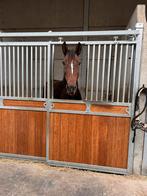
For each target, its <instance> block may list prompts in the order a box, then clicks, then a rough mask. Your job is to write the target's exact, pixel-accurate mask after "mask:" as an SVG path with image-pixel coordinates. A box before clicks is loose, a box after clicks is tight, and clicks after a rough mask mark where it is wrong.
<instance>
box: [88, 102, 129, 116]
mask: <svg viewBox="0 0 147 196" xmlns="http://www.w3.org/2000/svg"><path fill="white" fill-rule="evenodd" d="M90 109H91V111H92V112H108V113H114V114H128V111H127V110H128V107H127V106H110V105H96V104H92V105H91V107H90Z"/></svg>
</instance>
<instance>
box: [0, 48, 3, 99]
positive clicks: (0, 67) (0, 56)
mask: <svg viewBox="0 0 147 196" xmlns="http://www.w3.org/2000/svg"><path fill="white" fill-rule="evenodd" d="M0 76H1V91H0V92H1V96H3V64H2V47H0Z"/></svg>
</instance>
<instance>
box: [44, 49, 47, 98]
mask: <svg viewBox="0 0 147 196" xmlns="http://www.w3.org/2000/svg"><path fill="white" fill-rule="evenodd" d="M46 84H47V83H46V46H45V47H44V98H47V93H46V92H47V91H46Z"/></svg>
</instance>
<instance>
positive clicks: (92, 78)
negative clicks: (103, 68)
mask: <svg viewBox="0 0 147 196" xmlns="http://www.w3.org/2000/svg"><path fill="white" fill-rule="evenodd" d="M94 61H95V45H93V51H92V71H91V101H92V100H93V81H94Z"/></svg>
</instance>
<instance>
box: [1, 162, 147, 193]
mask: <svg viewBox="0 0 147 196" xmlns="http://www.w3.org/2000/svg"><path fill="white" fill-rule="evenodd" d="M16 195H17V196H21V195H23V196H36V195H41V196H46V195H49V196H112V195H116V196H143V195H147V177H140V176H121V175H112V174H103V173H96V172H89V171H79V170H74V169H66V168H56V167H50V166H48V165H47V164H44V163H35V162H30V161H17V160H12V159H0V196H16Z"/></svg>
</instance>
